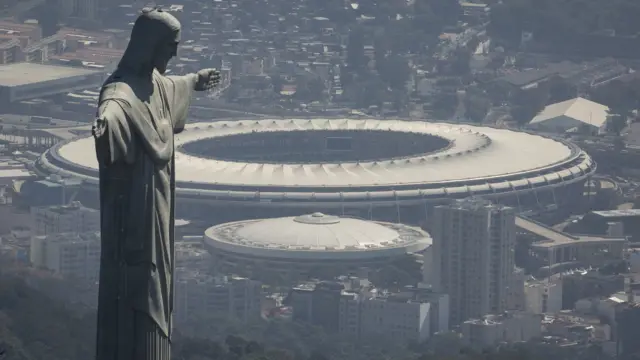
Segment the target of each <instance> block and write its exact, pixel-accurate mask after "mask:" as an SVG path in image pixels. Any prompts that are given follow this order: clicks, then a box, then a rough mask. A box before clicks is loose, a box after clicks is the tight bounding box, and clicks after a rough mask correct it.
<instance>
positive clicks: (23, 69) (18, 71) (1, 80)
mask: <svg viewBox="0 0 640 360" xmlns="http://www.w3.org/2000/svg"><path fill="white" fill-rule="evenodd" d="M98 73H102V71H98V70H90V69H84V68H75V67H67V66H55V65H43V64H34V63H14V64H7V65H0V86H9V87H12V86H23V85H29V84H35V83H41V82H45V81H53V80H59V79H65V78H70V77H75V76H83V75H92V74H98Z"/></svg>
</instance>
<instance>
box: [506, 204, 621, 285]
mask: <svg viewBox="0 0 640 360" xmlns="http://www.w3.org/2000/svg"><path fill="white" fill-rule="evenodd" d="M516 226H517V227H518V228H519V229H520V230H524V231H525V232H527V233H529V234H532V235H534V236H535V237H536V240H538V241H534V242H532V243H531V244H530V245H529V252H528V259H527V262H528V265H529V267H530V269H532V270H533V269H536V270H537V271H539V272H541V273H542V274H545V275H549V274H556V273H559V272H562V271H565V270H567V269H571V268H574V269H575V268H580V267H584V268H588V267H600V266H603V265H605V264H607V263H609V262H612V261H617V260H622V259H623V257H624V255H625V253H626V249H627V247H628V240H627V238H626V237H624V236H608V235H571V234H568V233H565V232H562V231H559V230H556V229H554V228H552V227H550V226H547V225H544V224H542V223H539V222H537V221H535V220H532V219H529V218H526V217H523V216H518V217H516Z"/></svg>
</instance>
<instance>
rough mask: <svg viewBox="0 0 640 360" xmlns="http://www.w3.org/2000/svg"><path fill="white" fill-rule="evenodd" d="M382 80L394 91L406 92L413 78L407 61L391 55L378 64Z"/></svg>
mask: <svg viewBox="0 0 640 360" xmlns="http://www.w3.org/2000/svg"><path fill="white" fill-rule="evenodd" d="M376 65H377V66H378V68H379V70H378V72H379V74H380V79H382V81H384V82H385V83H386V84H387V85H388V86H389V87H390V88H391V89H393V90H405V87H406V85H407V81H409V78H410V77H411V68H409V64H408V62H407V60H406V59H404V58H402V57H401V56H398V55H390V56H387V57H385V58H383V59H381V60H380V62H379V63H378V62H376Z"/></svg>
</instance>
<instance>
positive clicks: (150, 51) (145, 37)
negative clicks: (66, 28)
mask: <svg viewBox="0 0 640 360" xmlns="http://www.w3.org/2000/svg"><path fill="white" fill-rule="evenodd" d="M179 41H180V23H179V22H178V20H177V19H176V18H175V17H173V16H172V15H170V14H169V13H166V12H163V11H162V10H159V9H154V10H146V11H143V13H142V15H140V16H139V17H138V19H137V20H136V22H135V24H134V26H133V30H132V33H131V40H130V42H129V46H128V47H127V49H126V51H125V53H124V56H123V57H122V59H121V60H120V63H119V65H118V68H117V69H116V70H115V71H114V73H113V74H112V75H111V76H110V77H109V78H108V79H107V81H106V82H105V84H104V85H103V87H102V90H101V92H100V98H99V103H98V111H97V119H96V121H95V123H94V126H93V136H94V138H95V144H96V154H97V157H98V164H99V168H100V208H101V236H102V256H101V259H100V290H99V296H98V335H97V351H96V359H98V360H165V359H169V358H170V356H171V313H172V309H173V289H174V284H173V278H174V275H173V272H174V201H175V161H174V145H173V136H174V134H177V133H179V132H181V131H182V130H183V129H184V126H185V122H186V118H187V110H188V108H189V103H190V98H191V96H192V94H193V92H194V91H205V90H210V89H212V88H213V87H215V86H216V85H217V84H218V82H219V80H220V74H219V72H218V71H216V70H214V69H205V70H200V71H199V72H198V73H197V74H189V75H185V76H165V75H164V73H165V71H166V69H167V63H168V62H169V60H170V59H171V58H172V57H174V56H176V53H177V48H178V43H179Z"/></svg>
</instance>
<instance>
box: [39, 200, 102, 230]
mask: <svg viewBox="0 0 640 360" xmlns="http://www.w3.org/2000/svg"><path fill="white" fill-rule="evenodd" d="M31 217H32V221H33V227H32V230H33V235H51V234H60V233H84V232H92V231H100V211H98V210H95V209H89V208H87V207H84V206H82V205H81V204H80V203H79V202H72V203H71V204H70V205H64V206H49V207H33V208H31Z"/></svg>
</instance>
